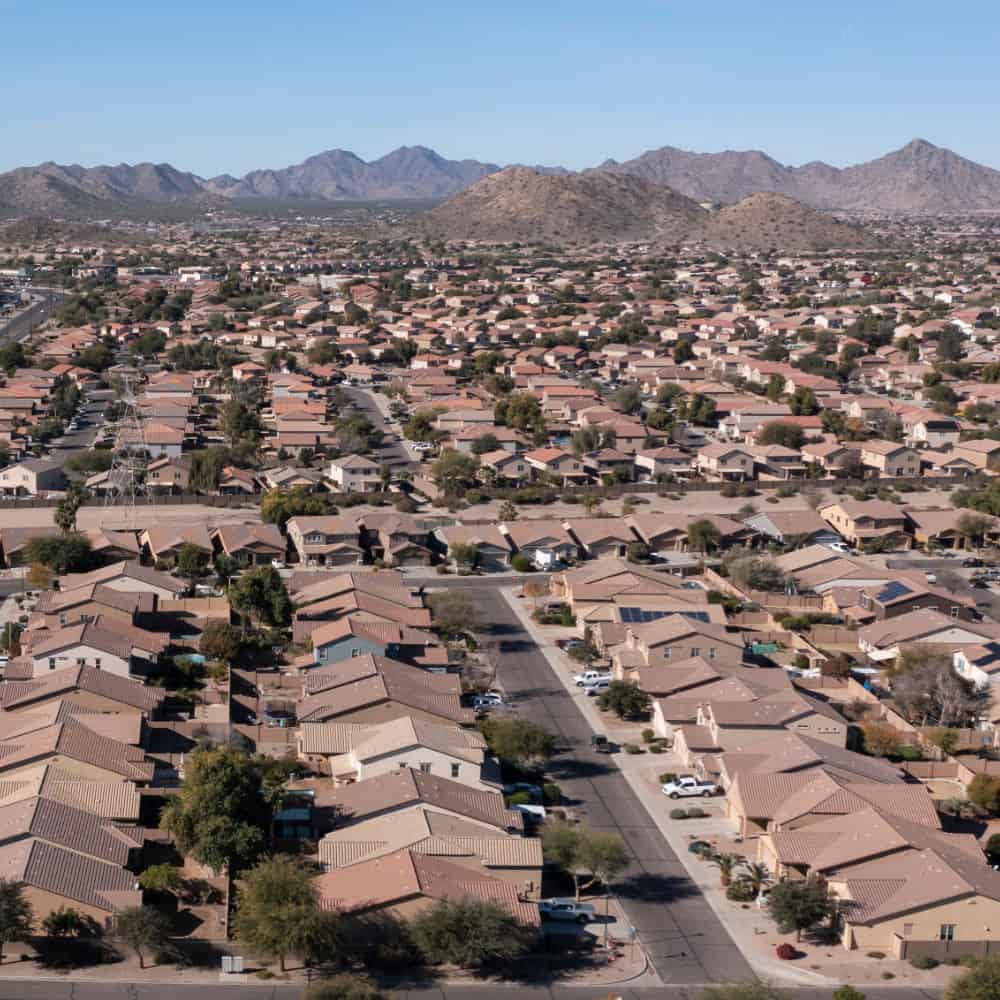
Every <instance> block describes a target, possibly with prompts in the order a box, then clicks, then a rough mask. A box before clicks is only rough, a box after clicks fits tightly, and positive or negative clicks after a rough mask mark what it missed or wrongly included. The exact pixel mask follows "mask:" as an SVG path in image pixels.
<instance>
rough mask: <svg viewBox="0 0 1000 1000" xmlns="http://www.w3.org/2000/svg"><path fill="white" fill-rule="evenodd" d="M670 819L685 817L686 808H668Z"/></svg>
mask: <svg viewBox="0 0 1000 1000" xmlns="http://www.w3.org/2000/svg"><path fill="white" fill-rule="evenodd" d="M670 818H671V819H687V818H688V813H687V809H671V810H670Z"/></svg>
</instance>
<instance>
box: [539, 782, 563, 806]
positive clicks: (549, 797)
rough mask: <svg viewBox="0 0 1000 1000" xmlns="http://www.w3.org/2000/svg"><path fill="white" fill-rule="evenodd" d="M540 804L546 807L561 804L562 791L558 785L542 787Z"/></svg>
mask: <svg viewBox="0 0 1000 1000" xmlns="http://www.w3.org/2000/svg"><path fill="white" fill-rule="evenodd" d="M542 802H544V803H545V805H547V806H557V805H559V803H560V802H562V789H561V788H560V787H559V786H558V785H554V784H547V785H542Z"/></svg>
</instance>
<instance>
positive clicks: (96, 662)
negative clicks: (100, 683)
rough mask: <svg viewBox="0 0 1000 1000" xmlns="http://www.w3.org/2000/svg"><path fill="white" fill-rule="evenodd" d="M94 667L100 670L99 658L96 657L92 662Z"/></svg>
mask: <svg viewBox="0 0 1000 1000" xmlns="http://www.w3.org/2000/svg"><path fill="white" fill-rule="evenodd" d="M94 666H95V667H96V668H97V669H98V670H100V669H101V658H100V657H99V656H98V657H97V658H96V659H95V660H94Z"/></svg>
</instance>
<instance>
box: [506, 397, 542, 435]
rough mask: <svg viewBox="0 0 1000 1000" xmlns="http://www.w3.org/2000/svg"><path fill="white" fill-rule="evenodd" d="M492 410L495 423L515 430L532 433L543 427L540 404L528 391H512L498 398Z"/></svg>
mask: <svg viewBox="0 0 1000 1000" xmlns="http://www.w3.org/2000/svg"><path fill="white" fill-rule="evenodd" d="M494 412H495V414H496V420H497V423H499V424H503V425H504V426H507V427H513V428H514V429H515V430H519V431H525V432H530V433H534V432H536V431H540V430H542V429H544V427H545V418H544V417H543V416H542V404H541V403H540V402H539V401H538V397H537V396H534V395H532V394H531V393H530V392H512V393H511V394H510V395H509V396H506V397H504V398H502V399H499V400H498V401H497V405H496V408H495V410H494Z"/></svg>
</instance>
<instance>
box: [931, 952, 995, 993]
mask: <svg viewBox="0 0 1000 1000" xmlns="http://www.w3.org/2000/svg"><path fill="white" fill-rule="evenodd" d="M997 997H1000V955H986V956H985V957H983V958H979V959H976V962H975V964H974V965H973V966H972V968H970V969H968V970H967V971H966V972H963V973H962V975H960V976H959V977H958V978H957V979H953V980H952V981H951V982H950V983H949V984H948V988H947V989H946V990H945V993H944V1000H996V998H997Z"/></svg>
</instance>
